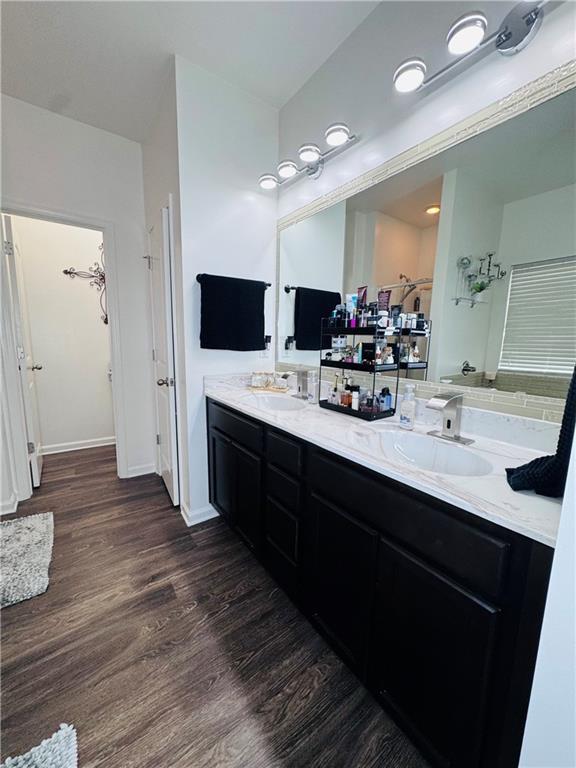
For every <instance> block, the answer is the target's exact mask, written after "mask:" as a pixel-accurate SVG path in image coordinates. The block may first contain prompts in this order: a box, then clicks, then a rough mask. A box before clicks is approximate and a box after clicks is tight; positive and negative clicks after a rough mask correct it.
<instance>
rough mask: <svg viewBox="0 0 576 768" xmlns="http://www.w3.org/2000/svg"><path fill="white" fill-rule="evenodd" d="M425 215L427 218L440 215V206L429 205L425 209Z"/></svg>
mask: <svg viewBox="0 0 576 768" xmlns="http://www.w3.org/2000/svg"><path fill="white" fill-rule="evenodd" d="M426 213H427V214H428V215H429V216H434V215H435V214H437V213H440V206H439V205H429V206H428V208H426Z"/></svg>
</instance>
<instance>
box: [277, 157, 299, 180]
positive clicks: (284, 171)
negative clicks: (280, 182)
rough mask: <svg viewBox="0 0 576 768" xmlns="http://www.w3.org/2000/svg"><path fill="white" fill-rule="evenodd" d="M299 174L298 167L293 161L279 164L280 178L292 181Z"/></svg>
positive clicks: (284, 161)
mask: <svg viewBox="0 0 576 768" xmlns="http://www.w3.org/2000/svg"><path fill="white" fill-rule="evenodd" d="M297 173H298V166H297V165H296V163H294V162H293V161H292V160H282V162H281V163H279V164H278V176H280V178H281V179H291V178H292V176H296V174H297Z"/></svg>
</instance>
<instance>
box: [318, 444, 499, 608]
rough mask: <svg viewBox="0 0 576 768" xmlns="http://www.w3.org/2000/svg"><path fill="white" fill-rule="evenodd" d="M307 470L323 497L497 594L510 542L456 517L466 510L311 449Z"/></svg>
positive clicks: (464, 580)
mask: <svg viewBox="0 0 576 768" xmlns="http://www.w3.org/2000/svg"><path fill="white" fill-rule="evenodd" d="M309 474H310V481H311V485H312V486H313V487H314V488H315V489H317V490H318V491H320V492H321V493H322V495H323V496H325V497H326V498H328V499H331V500H333V501H336V502H337V503H339V504H340V505H342V506H343V507H344V508H345V509H347V510H349V511H350V512H352V513H354V514H355V515H358V517H360V518H361V519H363V520H366V521H368V522H369V523H370V524H371V525H374V526H375V527H376V528H377V529H378V530H379V531H380V532H381V533H384V534H385V535H387V536H390V537H391V538H392V539H393V540H394V541H397V542H399V543H402V544H403V545H405V546H406V547H407V548H408V549H409V550H410V551H412V552H413V553H415V554H418V555H420V556H422V557H424V558H425V559H426V560H428V561H429V562H431V563H434V564H436V565H437V566H438V567H439V568H440V569H441V570H443V571H444V572H445V573H447V574H449V575H451V576H453V577H454V578H456V579H458V580H459V581H461V582H462V583H463V584H465V585H468V586H470V587H471V588H472V589H474V590H477V591H478V592H480V593H481V594H484V595H486V596H487V597H490V598H496V599H497V598H499V597H501V595H502V593H503V591H504V589H505V587H506V577H507V573H508V564H509V560H510V544H509V542H507V541H505V540H503V539H500V538H498V537H495V536H493V535H491V534H488V533H485V532H484V531H482V530H480V529H479V528H476V527H474V525H473V522H472V524H468V523H467V522H464V521H463V520H461V519H459V518H460V515H462V514H466V513H463V512H461V511H460V510H457V509H455V508H454V507H451V506H450V505H448V504H444V503H443V502H440V501H438V500H436V499H434V498H433V497H430V496H426V495H425V494H422V493H419V492H417V491H412V490H411V489H410V488H408V487H406V490H404V488H402V487H400V486H398V485H397V484H396V483H394V482H393V481H389V480H387V479H386V478H384V477H383V478H382V479H381V480H380V479H379V478H374V477H372V476H368V475H366V474H365V473H363V472H361V471H357V470H355V469H353V468H352V467H350V466H349V465H345V464H342V463H341V462H338V461H335V460H332V459H330V458H328V457H327V456H325V455H323V454H319V453H316V452H314V453H313V454H312V456H311V457H310V472H309ZM470 518H471V520H472V521H473V516H472V515H470Z"/></svg>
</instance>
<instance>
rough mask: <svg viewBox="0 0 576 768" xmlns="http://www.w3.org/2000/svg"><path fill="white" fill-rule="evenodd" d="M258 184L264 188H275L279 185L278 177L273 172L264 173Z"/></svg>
mask: <svg viewBox="0 0 576 768" xmlns="http://www.w3.org/2000/svg"><path fill="white" fill-rule="evenodd" d="M258 184H260V187H261V188H262V189H274V188H275V187H277V186H278V179H277V178H276V176H273V175H272V174H271V173H264V174H263V175H262V176H260V178H259V179H258Z"/></svg>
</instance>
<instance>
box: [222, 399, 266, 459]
mask: <svg viewBox="0 0 576 768" xmlns="http://www.w3.org/2000/svg"><path fill="white" fill-rule="evenodd" d="M208 416H209V422H210V426H211V427H216V428H217V429H219V430H220V432H223V433H224V434H225V435H227V436H228V437H231V438H232V439H233V440H236V441H237V442H238V443H240V445H243V446H244V447H245V448H250V449H251V450H252V451H256V452H257V453H262V446H263V436H264V430H263V428H262V426H261V425H260V424H256V423H255V422H253V421H250V419H247V418H245V417H244V416H240V415H237V414H235V413H232V412H231V411H229V410H228V409H227V408H223V407H222V406H221V405H218V404H217V403H213V402H211V403H210V405H209V409H208Z"/></svg>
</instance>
